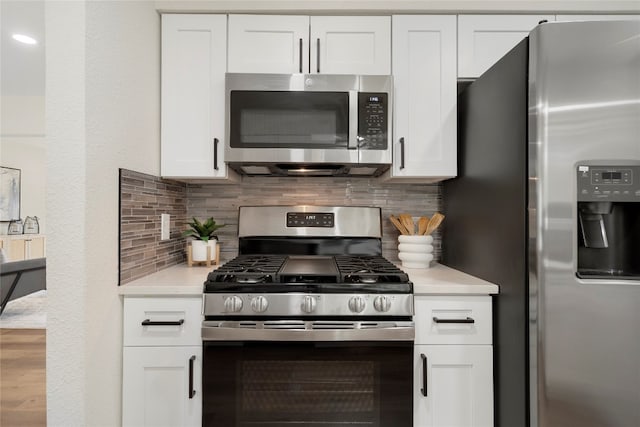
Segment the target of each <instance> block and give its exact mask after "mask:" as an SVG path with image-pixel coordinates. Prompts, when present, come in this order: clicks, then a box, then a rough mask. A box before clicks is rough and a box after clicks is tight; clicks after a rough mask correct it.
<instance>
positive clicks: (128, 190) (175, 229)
mask: <svg viewBox="0 0 640 427" xmlns="http://www.w3.org/2000/svg"><path fill="white" fill-rule="evenodd" d="M186 196H187V187H186V184H184V183H181V182H177V181H170V180H165V179H160V178H158V177H155V176H152V175H146V174H143V173H139V172H133V171H130V170H126V169H121V170H120V284H125V283H127V282H130V281H132V280H135V279H138V278H140V277H144V276H148V275H149V274H151V273H155V272H156V271H159V270H162V269H164V268H167V267H170V266H172V265H176V264H180V263H181V262H184V261H185V259H186V256H185V253H186V252H185V251H186V249H185V248H186V242H185V238H183V237H182V236H181V235H182V231H183V230H184V229H185V226H184V224H185V222H186V215H187V200H186ZM163 213H168V214H170V215H171V233H170V239H169V240H164V241H161V240H160V214H163Z"/></svg>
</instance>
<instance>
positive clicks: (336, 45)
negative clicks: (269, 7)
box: [228, 15, 391, 74]
mask: <svg viewBox="0 0 640 427" xmlns="http://www.w3.org/2000/svg"><path fill="white" fill-rule="evenodd" d="M228 57H229V64H228V71H229V72H230V73H284V74H290V73H322V74H391V18H390V17H388V16H366V17H361V16H312V17H308V16H276V15H229V56H228Z"/></svg>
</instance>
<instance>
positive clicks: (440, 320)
mask: <svg viewBox="0 0 640 427" xmlns="http://www.w3.org/2000/svg"><path fill="white" fill-rule="evenodd" d="M433 321H434V322H435V323H476V321H475V320H473V319H472V318H471V317H467V318H466V319H438V318H437V317H434V318H433Z"/></svg>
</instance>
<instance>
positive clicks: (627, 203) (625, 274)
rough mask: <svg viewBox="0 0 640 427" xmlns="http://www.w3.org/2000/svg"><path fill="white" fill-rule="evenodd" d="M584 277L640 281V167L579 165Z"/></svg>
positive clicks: (580, 274)
mask: <svg viewBox="0 0 640 427" xmlns="http://www.w3.org/2000/svg"><path fill="white" fill-rule="evenodd" d="M577 190H578V195H577V196H578V197H577V203H578V207H577V226H578V242H577V245H578V260H577V261H578V263H577V264H578V265H577V271H576V274H577V276H578V277H580V278H583V279H633V280H639V279H640V165H633V166H609V165H602V166H601V165H589V166H586V165H579V166H578V167H577Z"/></svg>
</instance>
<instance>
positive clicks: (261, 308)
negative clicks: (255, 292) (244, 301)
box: [251, 296, 269, 313]
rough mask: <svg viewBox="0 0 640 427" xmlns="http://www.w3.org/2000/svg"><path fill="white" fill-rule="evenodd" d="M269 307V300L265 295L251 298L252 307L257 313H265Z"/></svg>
mask: <svg viewBox="0 0 640 427" xmlns="http://www.w3.org/2000/svg"><path fill="white" fill-rule="evenodd" d="M267 307H269V301H267V299H266V298H265V297H263V296H259V297H255V298H253V299H252V300H251V309H252V310H253V311H255V312H256V313H264V312H265V311H267Z"/></svg>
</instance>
